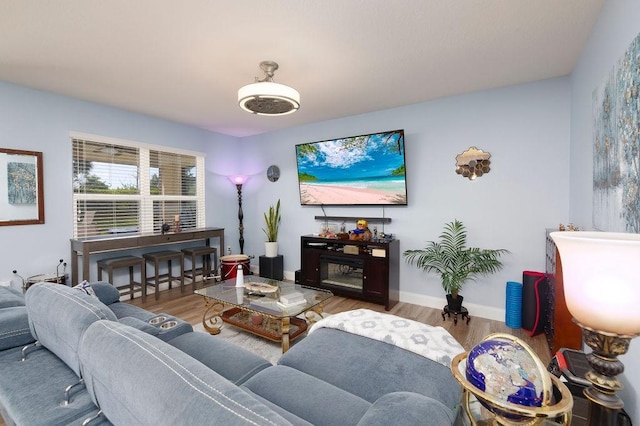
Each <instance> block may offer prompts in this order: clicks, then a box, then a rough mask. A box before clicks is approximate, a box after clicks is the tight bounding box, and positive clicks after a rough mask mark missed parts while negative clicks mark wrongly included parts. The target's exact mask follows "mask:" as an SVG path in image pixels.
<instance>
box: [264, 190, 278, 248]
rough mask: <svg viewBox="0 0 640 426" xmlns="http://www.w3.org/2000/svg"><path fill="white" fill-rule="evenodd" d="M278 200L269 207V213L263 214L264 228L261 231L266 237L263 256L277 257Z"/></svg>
mask: <svg viewBox="0 0 640 426" xmlns="http://www.w3.org/2000/svg"><path fill="white" fill-rule="evenodd" d="M281 219H282V217H281V216H280V200H278V203H277V204H276V206H275V207H274V206H273V205H272V206H269V211H268V212H265V213H264V223H265V226H266V228H262V231H263V232H264V233H265V235H266V236H267V242H266V243H264V251H265V256H267V257H276V256H277V255H278V230H279V228H280V220H281Z"/></svg>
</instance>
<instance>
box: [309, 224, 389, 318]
mask: <svg viewBox="0 0 640 426" xmlns="http://www.w3.org/2000/svg"><path fill="white" fill-rule="evenodd" d="M300 255H301V266H302V267H301V271H300V282H301V284H304V285H307V286H310V287H316V288H321V289H325V290H330V291H331V292H333V294H336V295H338V296H343V297H350V298H354V299H359V300H364V301H367V302H373V303H378V304H381V305H384V307H385V309H386V310H387V311H388V310H390V309H391V308H392V307H393V306H394V305H395V304H396V303H398V300H399V299H400V274H399V262H400V242H399V240H386V239H378V240H372V241H354V240H346V239H344V240H343V239H336V238H323V237H316V236H310V235H308V236H302V237H301V242H300Z"/></svg>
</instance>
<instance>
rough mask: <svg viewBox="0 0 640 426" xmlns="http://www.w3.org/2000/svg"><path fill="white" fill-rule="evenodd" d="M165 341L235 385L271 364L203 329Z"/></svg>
mask: <svg viewBox="0 0 640 426" xmlns="http://www.w3.org/2000/svg"><path fill="white" fill-rule="evenodd" d="M168 343H169V344H170V345H171V346H174V347H176V348H178V349H180V350H181V351H182V352H184V353H187V354H189V355H191V356H192V357H193V358H195V359H197V360H198V361H200V362H201V363H203V364H204V365H206V366H207V367H209V368H211V369H212V370H213V371H215V372H216V373H218V374H220V375H221V376H223V377H224V378H226V379H227V380H230V381H232V382H233V383H235V384H236V385H241V384H242V383H244V382H245V381H247V379H249V378H250V377H252V376H253V375H255V374H256V373H258V372H259V371H262V370H264V369H265V368H267V367H271V363H270V362H269V361H267V360H266V359H264V358H262V357H260V356H258V355H256V354H254V353H252V352H249V351H247V350H246V349H244V348H241V347H240V346H237V345H234V344H233V343H231V342H228V341H226V340H224V339H221V338H219V337H214V336H211V335H209V334H206V333H200V332H193V333H186V334H183V335H181V336H178V337H176V338H175V339H172V340H169V341H168Z"/></svg>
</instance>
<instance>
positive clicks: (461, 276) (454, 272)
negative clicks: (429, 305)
mask: <svg viewBox="0 0 640 426" xmlns="http://www.w3.org/2000/svg"><path fill="white" fill-rule="evenodd" d="M505 253H509V251H508V250H505V249H480V248H477V247H467V230H466V228H465V226H464V224H463V223H462V222H460V221H459V220H454V221H453V222H450V223H447V224H445V226H444V230H443V232H442V234H440V241H428V242H427V246H426V247H425V248H423V249H416V250H406V251H405V252H404V253H403V256H404V257H405V260H406V261H407V262H408V263H410V264H412V265H413V264H415V265H416V266H417V267H418V268H420V269H422V270H423V271H425V272H435V273H437V274H439V275H440V280H441V282H442V288H443V289H444V290H445V291H446V293H447V306H448V308H449V311H450V312H461V310H462V296H461V295H460V294H459V293H460V290H461V289H462V287H463V286H464V284H465V283H466V282H467V281H473V280H475V279H476V278H477V277H479V276H486V275H489V274H492V273H494V272H497V271H499V270H500V269H502V266H503V265H502V262H501V261H500V259H499V258H500V256H501V255H503V254H505Z"/></svg>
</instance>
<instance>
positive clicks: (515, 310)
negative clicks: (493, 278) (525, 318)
mask: <svg viewBox="0 0 640 426" xmlns="http://www.w3.org/2000/svg"><path fill="white" fill-rule="evenodd" d="M505 323H506V324H507V327H510V328H520V327H522V283H518V282H514V281H507V306H506V309H505Z"/></svg>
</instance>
